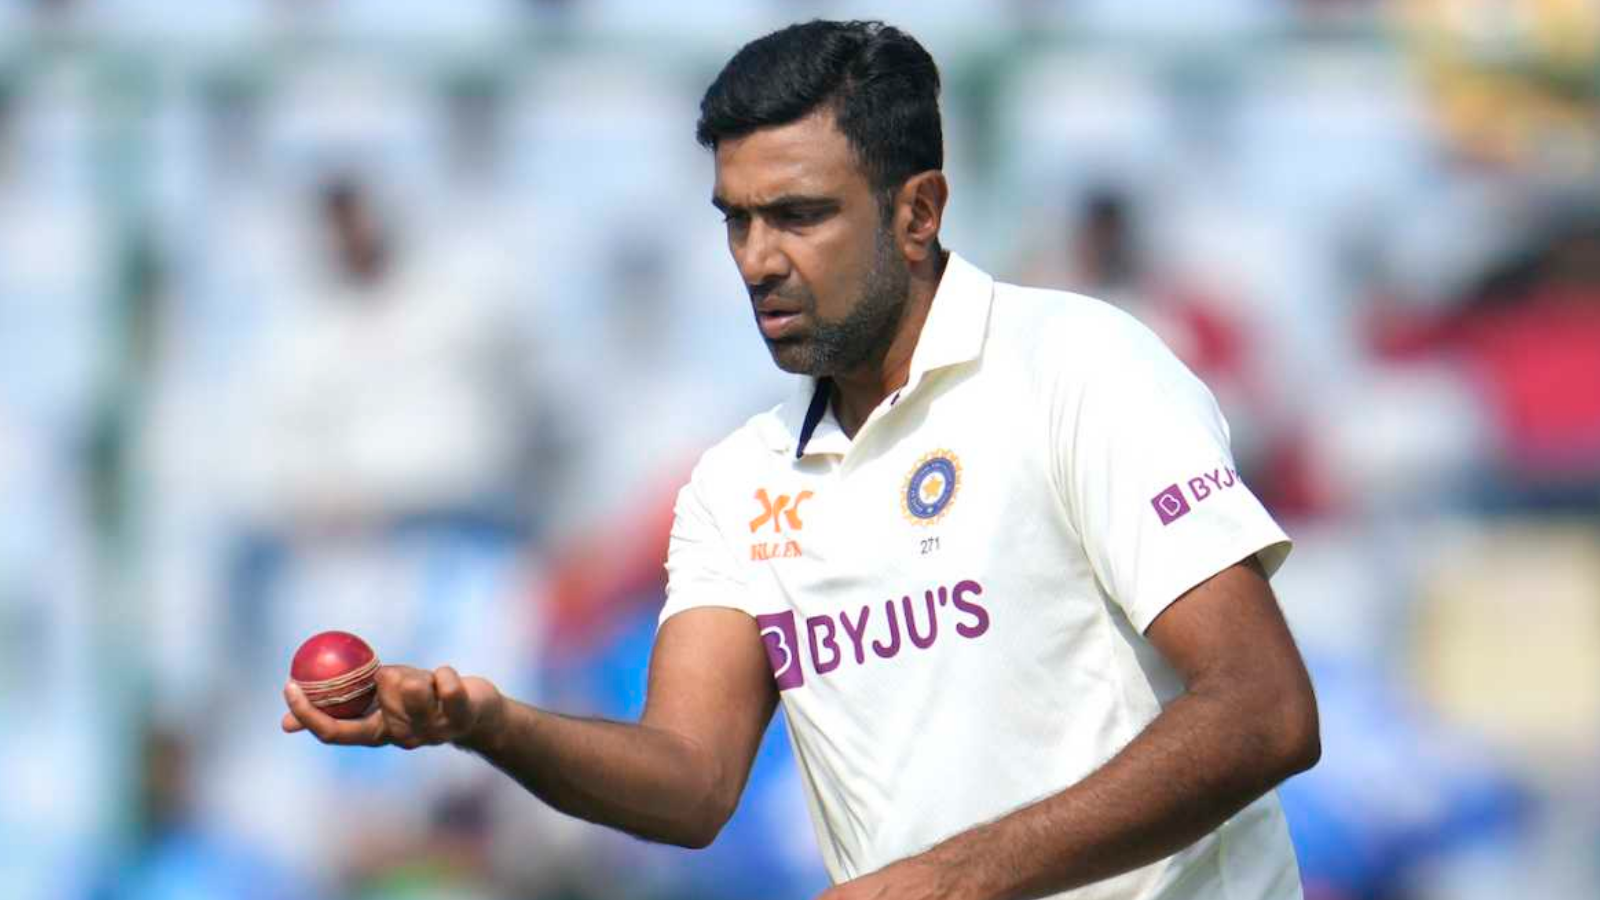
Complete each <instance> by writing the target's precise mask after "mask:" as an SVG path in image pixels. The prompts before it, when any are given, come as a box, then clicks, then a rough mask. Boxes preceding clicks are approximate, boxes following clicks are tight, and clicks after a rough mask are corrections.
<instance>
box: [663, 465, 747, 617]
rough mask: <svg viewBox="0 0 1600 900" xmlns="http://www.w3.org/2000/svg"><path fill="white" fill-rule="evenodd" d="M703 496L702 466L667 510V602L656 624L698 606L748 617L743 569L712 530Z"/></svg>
mask: <svg viewBox="0 0 1600 900" xmlns="http://www.w3.org/2000/svg"><path fill="white" fill-rule="evenodd" d="M707 494H708V485H707V483H706V473H705V465H704V463H702V464H701V465H700V466H697V467H696V468H695V472H694V474H693V475H692V476H691V477H690V479H689V483H688V484H686V485H684V486H683V488H682V489H681V490H679V491H678V501H677V503H676V505H674V507H673V513H672V535H671V537H670V538H669V539H668V542H667V602H666V604H665V605H663V606H662V608H661V617H660V620H659V621H660V622H666V621H667V619H669V618H671V617H672V616H674V615H676V614H677V613H680V612H683V611H684V610H686V609H693V608H696V607H701V606H722V607H728V608H730V609H737V610H741V611H743V612H747V613H749V612H750V611H751V608H750V594H749V585H748V584H747V583H746V577H745V572H744V568H743V567H742V566H741V565H740V563H739V558H738V557H737V556H736V555H734V552H733V547H732V545H731V544H729V542H728V541H727V539H726V538H725V537H724V535H723V532H722V529H721V528H720V527H719V526H718V524H717V521H716V517H715V516H714V515H713V513H712V504H711V502H710V500H709V498H708V496H707ZM752 615H753V613H752Z"/></svg>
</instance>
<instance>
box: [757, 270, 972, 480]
mask: <svg viewBox="0 0 1600 900" xmlns="http://www.w3.org/2000/svg"><path fill="white" fill-rule="evenodd" d="M993 300H994V278H993V277H992V276H990V275H989V274H988V273H987V272H984V271H983V270H982V269H980V268H978V267H977V266H975V265H973V264H972V263H970V262H967V260H966V259H964V258H962V257H961V256H960V255H958V254H956V253H954V252H951V254H950V258H949V259H948V260H946V261H945V267H944V273H943V274H942V275H941V276H940V277H939V288H938V290H936V291H935V292H934V295H933V304H932V305H931V306H930V307H929V309H928V318H927V319H926V320H925V321H924V322H923V323H922V333H921V334H919V335H918V336H917V347H916V349H915V350H913V351H912V353H911V371H910V373H909V374H908V375H907V378H906V386H905V387H903V388H901V389H900V390H899V391H898V392H897V393H896V396H897V397H904V396H907V395H909V394H911V393H912V392H913V391H915V390H916V389H917V387H918V386H919V385H920V384H921V383H922V380H923V378H924V377H925V376H927V375H928V374H929V373H931V372H933V371H936V370H938V369H942V368H946V367H949V366H954V365H959V364H961V363H966V362H971V361H973V360H975V359H977V358H978V357H980V356H982V355H983V340H984V337H985V334H986V332H987V330H988V326H989V308H990V306H991V305H992V303H993ZM832 392H833V383H832V382H831V381H830V380H828V379H826V378H820V379H819V378H802V379H800V381H799V383H798V384H797V385H796V386H795V391H794V393H793V394H791V395H790V396H789V398H788V399H787V400H785V401H784V403H783V405H782V406H780V407H779V408H778V409H777V411H776V412H777V415H776V416H774V417H772V418H770V419H768V420H767V422H766V423H765V425H766V426H767V427H765V428H763V429H761V430H762V437H763V439H764V440H765V442H766V444H767V445H768V447H770V448H771V449H772V450H773V451H774V452H777V453H784V454H787V455H791V456H794V457H795V458H797V459H798V458H800V457H802V456H812V455H816V454H828V453H832V454H843V453H844V452H845V451H847V450H849V449H850V438H849V437H847V436H846V435H845V433H844V429H842V428H840V427H839V423H838V420H837V419H835V418H834V416H833V410H832V403H831V400H832Z"/></svg>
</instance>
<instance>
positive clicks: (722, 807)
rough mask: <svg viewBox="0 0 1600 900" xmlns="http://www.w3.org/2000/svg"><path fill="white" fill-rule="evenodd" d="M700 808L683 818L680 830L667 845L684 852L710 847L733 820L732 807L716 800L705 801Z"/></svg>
mask: <svg viewBox="0 0 1600 900" xmlns="http://www.w3.org/2000/svg"><path fill="white" fill-rule="evenodd" d="M700 806H701V808H700V809H698V810H695V811H694V812H693V813H691V814H690V815H688V816H685V817H684V821H683V822H682V823H681V826H680V828H679V829H677V831H676V833H675V834H673V835H672V836H671V837H670V838H668V840H667V843H670V844H674V845H676V846H679V847H683V848H684V849H686V850H704V849H705V848H707V847H709V846H711V844H712V842H714V841H715V840H716V839H717V835H719V834H721V833H722V827H723V826H724V825H726V824H728V820H729V819H731V818H733V809H732V807H731V806H730V805H728V804H725V803H722V802H720V801H718V800H716V799H707V800H706V802H704V803H702V804H701V805H700Z"/></svg>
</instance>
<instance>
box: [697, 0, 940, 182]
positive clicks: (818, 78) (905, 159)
mask: <svg viewBox="0 0 1600 900" xmlns="http://www.w3.org/2000/svg"><path fill="white" fill-rule="evenodd" d="M823 106H829V107H831V108H832V110H833V113H834V118H835V122H836V123H837V125H838V128H839V131H840V132H841V133H842V134H844V136H845V138H846V139H847V140H848V141H849V142H850V147H851V149H852V150H854V151H855V155H856V159H857V161H858V163H859V164H860V165H861V168H862V171H863V172H864V173H865V175H866V177H867V182H868V183H869V184H870V185H872V187H873V189H874V190H875V191H877V192H879V193H885V192H890V191H893V190H895V189H897V188H899V187H900V186H901V185H902V184H905V182H906V179H908V178H910V177H911V176H912V175H915V174H917V173H918V172H926V171H928V170H930V169H940V168H943V167H944V132H943V128H942V126H941V124H940V120H939V69H938V67H937V66H935V65H934V62H933V57H931V56H929V55H928V51H927V50H925V49H923V47H922V45H921V44H919V43H917V40H916V39H915V38H913V37H912V36H911V35H909V34H906V33H905V32H903V31H901V30H900V29H898V28H894V27H892V26H889V25H885V24H883V23H882V22H832V21H825V20H820V19H819V20H816V21H812V22H804V23H801V24H798V25H790V26H789V27H787V28H784V29H781V30H779V31H775V32H773V33H771V34H769V35H767V36H765V37H762V38H758V39H756V40H754V41H751V42H750V43H748V44H746V45H744V47H743V48H741V49H740V50H739V52H738V53H735V54H734V55H733V58H732V59H730V60H728V64H727V65H726V66H723V68H722V72H721V73H719V74H718V75H717V78H716V80H715V81H713V82H712V83H711V87H709V88H707V89H706V94H705V97H704V98H702V99H701V101H700V121H699V124H698V125H697V126H696V128H695V138H696V139H697V140H698V141H699V142H700V144H701V145H702V146H705V147H708V148H710V149H712V150H715V149H716V148H717V144H718V143H720V142H721V141H724V140H729V139H736V138H741V137H744V136H746V135H749V134H751V133H753V132H755V131H757V130H758V129H761V128H768V127H771V126H776V125H787V124H789V123H791V122H796V121H799V120H800V119H803V118H805V117H806V116H808V115H810V114H811V113H812V112H814V111H816V110H817V109H819V108H821V107H823Z"/></svg>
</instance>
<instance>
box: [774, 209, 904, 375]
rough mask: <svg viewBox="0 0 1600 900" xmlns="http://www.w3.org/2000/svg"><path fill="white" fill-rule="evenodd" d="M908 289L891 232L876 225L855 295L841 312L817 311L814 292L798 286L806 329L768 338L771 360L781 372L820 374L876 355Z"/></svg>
mask: <svg viewBox="0 0 1600 900" xmlns="http://www.w3.org/2000/svg"><path fill="white" fill-rule="evenodd" d="M910 290H911V269H910V267H909V266H908V265H906V261H905V260H904V259H903V258H902V257H901V256H900V254H899V253H897V252H895V246H894V240H893V236H892V233H891V232H890V230H889V229H888V228H880V229H878V233H877V236H876V238H875V240H874V242H873V255H872V267H871V268H870V269H868V271H867V274H866V276H865V277H863V278H862V280H861V284H860V286H859V288H858V289H857V292H856V300H855V302H854V303H853V304H851V306H850V311H849V312H847V313H845V315H844V316H843V317H842V318H838V319H824V318H822V317H820V316H818V315H817V312H816V310H817V298H816V295H815V294H813V293H812V292H811V291H810V290H809V289H806V288H802V289H801V291H800V292H799V293H798V295H797V296H796V298H795V299H798V300H799V301H800V302H801V304H802V307H801V308H802V309H803V310H804V312H805V315H806V318H807V319H809V320H810V325H811V328H810V330H809V331H808V332H807V333H805V334H802V335H797V336H794V337H785V338H780V339H778V340H768V341H767V350H768V351H770V352H771V353H772V360H773V362H775V363H777V365H778V368H780V369H782V370H783V371H785V372H790V373H793V374H796V375H810V376H811V377H813V378H824V377H827V376H831V375H837V374H839V373H841V372H848V371H850V370H852V369H855V368H857V367H859V366H861V365H863V364H865V363H870V362H873V361H875V360H880V359H882V358H883V355H884V354H885V353H886V352H887V351H888V349H889V344H890V342H891V341H893V340H894V335H895V331H896V330H897V329H898V328H899V327H900V319H901V317H902V316H903V315H904V313H905V308H906V299H907V295H908V294H909V293H910Z"/></svg>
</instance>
